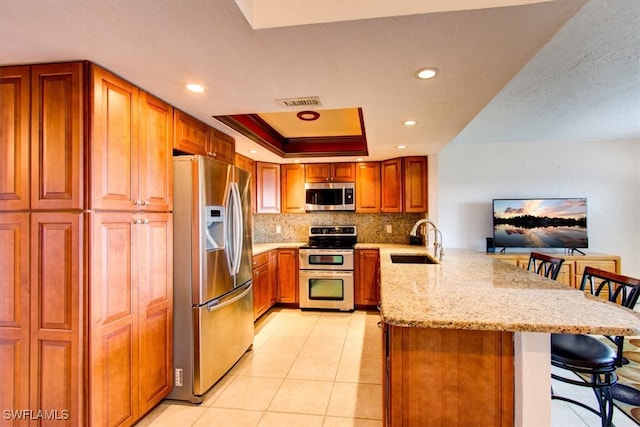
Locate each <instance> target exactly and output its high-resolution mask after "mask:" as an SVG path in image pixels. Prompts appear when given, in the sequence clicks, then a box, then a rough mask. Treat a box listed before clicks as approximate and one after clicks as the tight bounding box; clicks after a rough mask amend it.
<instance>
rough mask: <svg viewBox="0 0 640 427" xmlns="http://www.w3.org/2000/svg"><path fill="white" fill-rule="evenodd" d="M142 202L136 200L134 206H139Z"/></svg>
mask: <svg viewBox="0 0 640 427" xmlns="http://www.w3.org/2000/svg"><path fill="white" fill-rule="evenodd" d="M140 202H141V200H139V199H136V200H134V201H133V205H134V206H138V205H139V204H140Z"/></svg>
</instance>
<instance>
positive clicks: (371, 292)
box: [354, 249, 380, 306]
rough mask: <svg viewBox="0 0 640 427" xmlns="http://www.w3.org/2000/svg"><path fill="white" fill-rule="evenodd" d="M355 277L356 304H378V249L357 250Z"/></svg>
mask: <svg viewBox="0 0 640 427" xmlns="http://www.w3.org/2000/svg"><path fill="white" fill-rule="evenodd" d="M355 255H356V263H357V264H356V268H355V271H354V275H355V282H356V286H355V304H356V305H368V306H376V305H377V304H378V282H379V281H378V268H379V265H380V254H379V251H378V250H377V249H357V250H356V251H355Z"/></svg>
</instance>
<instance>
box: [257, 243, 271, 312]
mask: <svg viewBox="0 0 640 427" xmlns="http://www.w3.org/2000/svg"><path fill="white" fill-rule="evenodd" d="M269 253H270V252H265V253H261V254H258V255H254V257H253V318H254V320H255V319H258V318H259V317H260V316H262V315H263V314H264V313H266V312H267V310H269V308H271V274H270V268H269V267H270V266H269Z"/></svg>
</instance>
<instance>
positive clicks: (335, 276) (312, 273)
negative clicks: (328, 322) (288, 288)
mask: <svg viewBox="0 0 640 427" xmlns="http://www.w3.org/2000/svg"><path fill="white" fill-rule="evenodd" d="M300 308H326V309H337V310H343V311H352V310H353V309H354V301H353V271H322V270H300Z"/></svg>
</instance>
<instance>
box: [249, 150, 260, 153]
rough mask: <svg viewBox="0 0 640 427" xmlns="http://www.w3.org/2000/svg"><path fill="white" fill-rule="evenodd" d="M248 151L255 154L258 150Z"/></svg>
mask: <svg viewBox="0 0 640 427" xmlns="http://www.w3.org/2000/svg"><path fill="white" fill-rule="evenodd" d="M249 152H250V153H251V154H256V153H257V152H258V150H249Z"/></svg>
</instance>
